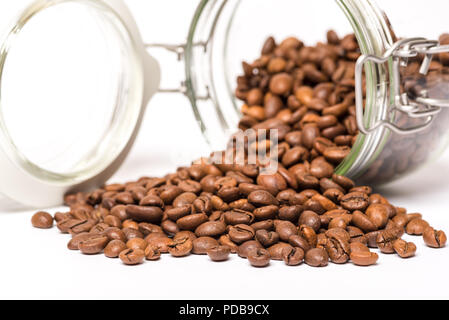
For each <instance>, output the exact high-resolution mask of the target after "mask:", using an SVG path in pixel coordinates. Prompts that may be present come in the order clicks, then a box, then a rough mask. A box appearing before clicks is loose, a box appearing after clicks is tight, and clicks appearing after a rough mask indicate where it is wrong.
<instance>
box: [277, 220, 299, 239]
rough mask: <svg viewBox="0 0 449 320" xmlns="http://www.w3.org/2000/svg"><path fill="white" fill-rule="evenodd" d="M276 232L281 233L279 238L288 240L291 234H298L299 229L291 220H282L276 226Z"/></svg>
mask: <svg viewBox="0 0 449 320" xmlns="http://www.w3.org/2000/svg"><path fill="white" fill-rule="evenodd" d="M275 230H276V232H277V233H278V234H279V238H280V239H281V240H282V241H285V242H287V241H288V239H289V238H290V236H292V235H295V234H298V230H297V229H296V226H295V225H294V224H293V223H291V222H290V221H280V222H279V223H278V224H277V225H276V226H275Z"/></svg>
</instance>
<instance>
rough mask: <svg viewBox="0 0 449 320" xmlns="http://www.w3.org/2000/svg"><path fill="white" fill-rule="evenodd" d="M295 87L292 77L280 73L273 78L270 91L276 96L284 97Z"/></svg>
mask: <svg viewBox="0 0 449 320" xmlns="http://www.w3.org/2000/svg"><path fill="white" fill-rule="evenodd" d="M292 85H293V79H292V76H291V75H289V74H287V73H279V74H277V75H275V76H273V77H272V78H271V81H270V90H271V92H273V93H274V94H276V95H279V96H283V95H286V94H287V93H289V92H290V90H291V89H292Z"/></svg>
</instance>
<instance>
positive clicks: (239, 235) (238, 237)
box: [228, 224, 255, 244]
mask: <svg viewBox="0 0 449 320" xmlns="http://www.w3.org/2000/svg"><path fill="white" fill-rule="evenodd" d="M228 234H229V238H230V239H231V240H232V241H233V242H235V243H237V244H240V243H243V242H245V241H248V240H252V239H253V238H254V235H255V231H254V229H253V228H251V227H250V226H248V225H245V224H238V225H235V226H231V227H230V228H229V232H228Z"/></svg>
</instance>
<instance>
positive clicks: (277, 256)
mask: <svg viewBox="0 0 449 320" xmlns="http://www.w3.org/2000/svg"><path fill="white" fill-rule="evenodd" d="M291 247H292V246H291V245H290V244H288V243H285V242H278V243H276V244H274V245H272V246H270V247H268V249H267V250H268V252H269V253H270V256H271V259H273V260H282V259H283V256H282V252H283V250H284V249H285V248H291Z"/></svg>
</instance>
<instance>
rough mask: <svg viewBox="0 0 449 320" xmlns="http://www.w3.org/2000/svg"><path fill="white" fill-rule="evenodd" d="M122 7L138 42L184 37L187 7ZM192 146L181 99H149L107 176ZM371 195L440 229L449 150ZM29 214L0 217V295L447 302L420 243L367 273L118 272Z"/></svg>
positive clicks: (447, 222)
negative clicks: (128, 148)
mask: <svg viewBox="0 0 449 320" xmlns="http://www.w3.org/2000/svg"><path fill="white" fill-rule="evenodd" d="M127 3H128V4H129V5H130V6H131V8H132V9H133V12H134V14H135V15H136V18H137V19H138V21H139V25H140V27H141V28H142V30H143V35H144V38H145V39H146V40H147V41H158V42H160V41H169V42H173V43H177V42H181V41H183V39H184V38H185V30H187V27H188V25H189V21H190V16H191V15H192V13H193V10H194V9H195V6H196V3H197V2H196V1H193V0H189V1H185V0H170V1H167V0H164V1H154V0H151V1H147V0H145V1H143V0H129V1H127ZM156 3H157V5H156ZM155 5H156V6H155ZM154 8H157V10H155V9H154ZM160 12H162V13H164V15H163V14H161V13H160ZM158 25H162V26H163V27H157V28H156V26H158ZM158 58H159V59H161V60H162V62H163V64H164V65H165V66H166V68H168V70H167V69H164V70H167V72H168V73H170V74H172V73H175V72H176V69H177V66H176V65H171V64H170V61H171V60H170V58H171V57H170V56H160V57H159V56H158ZM165 80H166V79H165ZM168 119H170V120H168ZM161 137H163V139H161ZM198 141H202V140H201V134H200V133H199V130H198V129H197V127H196V124H195V122H194V120H193V116H192V114H191V112H190V110H189V103H188V102H187V101H186V100H185V98H184V97H182V96H176V95H158V96H156V97H155V98H154V99H153V100H152V102H151V103H150V105H149V109H148V112H147V113H146V116H145V121H144V123H143V127H142V131H141V134H140V135H139V138H138V140H137V142H136V145H135V147H134V149H133V150H132V152H131V154H130V155H129V157H128V159H127V161H126V162H125V164H124V165H123V167H122V168H121V169H120V170H119V172H117V174H116V175H115V176H114V178H113V179H112V180H113V181H117V182H123V181H127V180H130V179H134V178H138V177H139V176H142V175H159V174H164V173H166V172H169V170H173V169H174V167H175V165H176V164H178V163H176V162H177V161H176V160H174V159H173V156H172V155H173V149H174V148H181V149H185V150H186V151H188V149H189V148H204V147H205V146H198V145H199V144H201V142H198ZM380 191H381V192H382V193H383V194H384V195H386V196H387V197H388V198H389V199H390V200H391V202H392V203H394V204H395V205H397V206H404V207H407V208H408V210H409V212H421V213H422V214H423V215H424V216H425V219H426V220H428V221H429V222H430V223H431V225H433V226H435V227H436V228H439V229H443V230H445V231H449V218H448V213H449V212H448V208H449V200H448V194H449V153H446V154H445V155H444V156H443V157H442V158H441V159H440V160H439V161H438V162H436V163H435V164H433V165H432V167H429V168H426V169H424V170H422V171H420V172H419V173H417V174H415V175H413V176H410V177H408V178H407V179H405V180H403V181H399V182H397V183H394V184H393V185H390V186H388V187H387V188H384V189H383V190H380ZM56 210H57V208H53V209H51V210H50V211H51V212H52V213H53V212H55V211H56ZM31 215H32V211H20V210H15V211H8V212H1V213H0V248H1V255H0V298H8V299H12V298H57V299H60V298H75V299H76V298H87V299H90V298H106V299H107V298H112V299H116V298H122V299H123V298H124V299H133V298H138V299H314V298H325V299H327V298H355V299H358V298H374V299H389V298H427V299H432V298H449V292H448V286H449V277H448V275H447V272H448V271H447V270H448V267H449V249H447V248H445V249H441V250H435V249H430V248H427V247H425V245H424V243H423V241H422V239H421V238H420V237H418V238H413V237H407V239H412V241H414V242H415V243H416V244H417V246H418V252H417V256H416V257H415V258H412V259H408V260H402V259H400V258H399V257H398V256H396V255H381V256H380V259H379V263H378V264H377V265H376V266H372V267H368V268H360V267H354V266H352V265H351V264H348V265H344V266H339V265H333V264H330V265H329V266H328V267H327V268H325V269H314V268H311V267H308V266H306V265H302V266H299V267H286V266H285V265H284V264H283V263H282V262H272V263H271V266H270V267H268V268H265V269H255V268H251V267H250V266H249V264H248V262H247V261H246V260H244V259H240V258H238V257H236V256H233V257H232V258H231V259H230V261H229V262H226V263H212V262H210V261H209V259H208V257H207V256H190V257H188V258H182V259H175V258H171V257H170V256H163V257H162V259H161V260H160V261H157V262H146V263H144V264H143V265H140V266H136V267H125V266H123V265H122V264H121V263H120V261H118V260H110V259H107V258H105V257H104V256H102V255H99V256H83V255H81V254H80V253H79V252H73V251H69V250H67V249H66V244H67V242H68V241H69V239H70V237H69V236H67V235H60V234H59V232H58V230H57V229H56V228H53V229H52V230H50V231H48V230H38V229H33V228H32V227H31V224H30V218H31Z"/></svg>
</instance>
